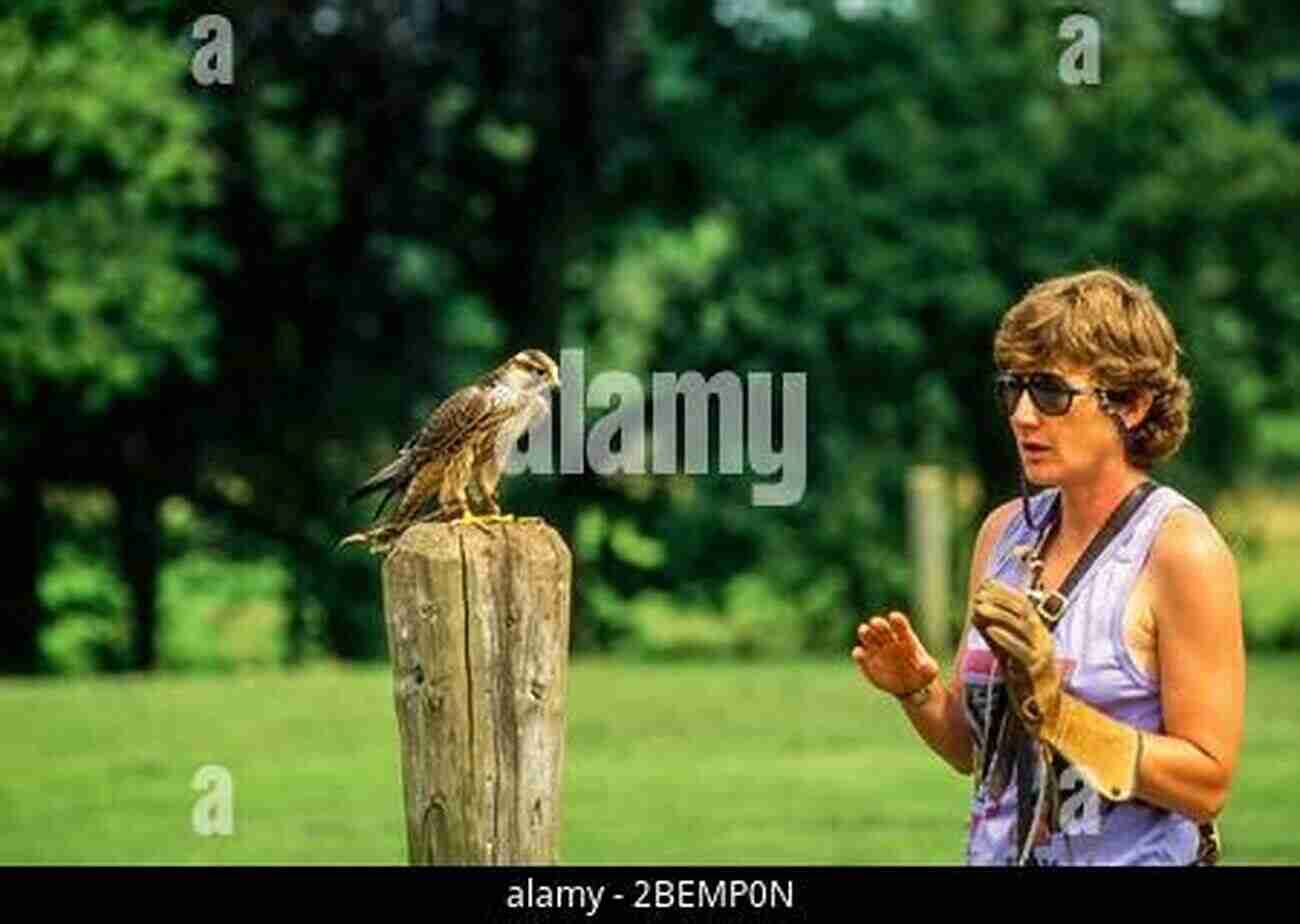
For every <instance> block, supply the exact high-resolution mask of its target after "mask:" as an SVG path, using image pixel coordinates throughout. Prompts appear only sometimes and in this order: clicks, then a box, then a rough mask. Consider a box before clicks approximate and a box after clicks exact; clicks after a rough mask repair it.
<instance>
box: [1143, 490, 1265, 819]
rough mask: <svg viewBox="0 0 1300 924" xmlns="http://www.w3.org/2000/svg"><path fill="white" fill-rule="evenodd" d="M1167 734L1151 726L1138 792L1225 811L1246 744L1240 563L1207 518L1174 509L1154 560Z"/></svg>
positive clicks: (1170, 805)
mask: <svg viewBox="0 0 1300 924" xmlns="http://www.w3.org/2000/svg"><path fill="white" fill-rule="evenodd" d="M1148 567H1149V568H1150V572H1151V576H1152V579H1153V583H1154V590H1155V604H1154V605H1155V618H1156V643H1157V646H1158V648H1157V651H1158V661H1159V666H1160V668H1159V669H1160V700H1161V705H1162V707H1163V710H1164V734H1159V735H1156V734H1145V735H1144V737H1143V750H1142V757H1141V760H1140V763H1139V766H1138V789H1137V793H1136V795H1137V796H1138V798H1141V799H1143V800H1144V801H1147V802H1150V803H1152V804H1153V805H1159V806H1161V807H1163V808H1167V809H1172V810H1174V811H1177V812H1180V813H1181V814H1184V815H1186V816H1188V817H1189V818H1192V819H1194V820H1195V821H1197V822H1205V821H1209V820H1212V819H1213V818H1214V817H1215V816H1217V815H1218V814H1219V812H1220V811H1221V810H1222V809H1223V806H1224V803H1225V802H1226V801H1227V798H1228V790H1229V787H1230V785H1231V783H1232V776H1233V773H1234V771H1235V770H1236V766H1237V757H1238V754H1239V752H1240V749H1241V738H1242V724H1243V719H1244V713H1245V703H1246V654H1245V643H1244V639H1243V632H1242V620H1241V597H1240V592H1239V589H1238V578H1237V566H1236V562H1235V560H1234V559H1233V557H1232V552H1231V550H1229V549H1228V547H1227V544H1226V543H1225V542H1224V541H1223V538H1222V537H1221V536H1220V535H1219V533H1218V531H1217V530H1216V529H1215V528H1214V526H1213V524H1211V523H1210V522H1209V520H1208V519H1207V518H1206V517H1205V516H1203V515H1202V514H1199V513H1197V512H1195V511H1184V510H1179V511H1175V512H1174V513H1173V514H1170V516H1169V517H1168V519H1167V520H1166V521H1165V523H1164V525H1163V526H1162V528H1161V531H1160V534H1159V536H1157V538H1156V541H1155V544H1154V546H1153V548H1152V551H1151V558H1150V561H1149V563H1148Z"/></svg>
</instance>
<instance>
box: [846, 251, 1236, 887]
mask: <svg viewBox="0 0 1300 924" xmlns="http://www.w3.org/2000/svg"><path fill="white" fill-rule="evenodd" d="M1179 352H1180V351H1179V348H1178V344H1177V340H1176V338H1175V336H1174V332H1173V328H1172V327H1171V326H1170V324H1169V321H1168V319H1167V318H1166V317H1165V315H1164V313H1163V312H1162V311H1161V309H1160V307H1159V306H1158V305H1157V304H1156V302H1155V300H1154V299H1153V298H1152V296H1151V294H1150V292H1148V291H1147V290H1146V289H1145V288H1144V287H1142V286H1140V285H1138V284H1136V283H1134V282H1132V281H1131V280H1128V279H1125V278H1124V277H1122V276H1120V275H1118V274H1116V273H1112V272H1108V271H1093V272H1087V273H1083V274H1080V275H1075V276H1069V277H1063V278H1058V279H1053V280H1050V281H1048V282H1044V283H1042V284H1040V285H1038V286H1036V287H1035V288H1033V289H1032V290H1031V291H1030V292H1029V293H1028V294H1027V295H1026V296H1025V297H1024V298H1023V299H1022V300H1021V301H1020V302H1019V303H1018V304H1016V305H1015V306H1014V307H1013V308H1012V309H1011V310H1010V311H1009V312H1008V313H1007V315H1006V316H1005V317H1004V318H1003V320H1002V323H1001V326H1000V328H999V330H998V332H997V336H996V338H995V341H994V359H995V362H996V364H997V366H998V368H999V370H1000V375H999V376H998V379H997V394H998V398H999V403H1000V406H1001V408H1002V410H1003V411H1004V413H1005V414H1006V415H1007V418H1008V422H1009V425H1010V429H1011V433H1012V436H1013V437H1014V439H1015V441H1016V446H1017V448H1018V451H1019V456H1020V462H1021V465H1022V466H1023V475H1022V485H1023V479H1027V480H1028V481H1030V482H1033V483H1035V484H1038V485H1042V486H1047V489H1046V490H1043V491H1041V492H1040V493H1038V494H1037V495H1035V496H1034V497H1033V498H1032V499H1031V498H1029V497H1028V495H1027V494H1025V493H1024V492H1022V497H1021V498H1020V499H1018V500H1015V501H1011V502H1009V503H1006V504H1003V505H1002V506H1001V507H998V508H997V509H996V510H994V511H993V512H992V513H991V514H989V516H988V518H987V519H986V520H985V521H984V524H983V526H982V527H981V529H980V531H979V535H978V538H977V539H976V543H975V549H974V553H973V556H972V562H971V578H970V586H969V598H970V605H969V607H968V617H967V625H966V627H965V629H964V630H963V633H962V638H961V644H960V647H959V649H958V653H957V661H956V664H957V669H956V671H955V674H954V676H953V677H952V679H951V681H950V682H949V683H948V684H947V685H946V686H945V685H943V684H942V683H941V682H940V681H939V666H938V664H937V663H936V661H935V659H934V658H933V657H932V656H931V655H930V654H929V653H928V652H927V651H926V650H925V648H924V647H923V646H922V645H921V643H920V642H919V641H918V640H917V638H916V636H915V634H914V633H913V632H912V629H911V627H910V626H909V624H908V621H907V619H906V618H905V617H904V616H902V615H901V614H899V613H891V614H889V615H888V617H875V618H873V619H870V620H868V621H867V622H866V623H864V624H863V625H861V626H859V627H858V639H859V645H858V647H856V648H854V649H853V658H854V660H855V661H856V662H857V664H858V667H859V669H860V670H861V672H862V674H863V676H864V677H865V678H866V679H867V680H868V681H870V682H871V683H872V684H873V685H874V686H876V687H877V688H879V689H881V690H884V691H885V692H888V693H891V694H893V695H895V696H897V697H898V698H899V700H900V702H901V703H902V708H903V709H904V711H905V712H906V714H907V717H908V718H909V719H910V720H911V722H912V725H913V726H914V727H915V728H916V730H917V732H918V733H919V734H920V736H921V737H922V739H924V741H925V742H926V743H927V744H928V745H929V746H930V747H931V748H932V749H933V750H934V751H935V752H936V753H938V754H939V755H940V756H941V757H942V758H943V759H944V760H946V761H947V762H948V763H949V764H951V765H952V766H953V767H955V768H956V769H957V770H958V771H959V772H961V773H964V774H965V773H970V774H973V775H974V779H975V791H974V796H973V799H972V806H971V818H970V833H969V841H968V848H967V859H968V862H970V863H972V864H981V865H984V864H1012V863H1025V864H1033V865H1058V864H1103V865H1118V864H1124V865H1129V864H1133V865H1149V864H1168V865H1195V864H1198V863H1201V864H1203V863H1207V862H1214V860H1215V859H1216V858H1217V833H1216V832H1215V828H1214V824H1213V822H1214V820H1215V818H1216V817H1217V816H1218V815H1219V813H1220V811H1221V810H1222V809H1223V806H1224V803H1225V801H1226V799H1227V796H1228V791H1229V787H1230V784H1231V781H1232V776H1233V772H1234V770H1235V768H1236V764H1237V756H1238V752H1239V750H1240V746H1241V736H1242V719H1243V712H1244V704H1245V650H1244V643H1243V637H1242V623H1241V603H1240V595H1239V592H1238V584H1237V572H1236V565H1235V562H1234V561H1233V557H1232V554H1231V552H1230V551H1229V549H1228V547H1227V546H1226V544H1225V543H1224V541H1223V539H1222V538H1221V537H1220V535H1219V533H1218V532H1217V530H1216V529H1215V528H1214V526H1213V524H1212V523H1211V522H1210V520H1209V518H1208V517H1206V515H1205V514H1204V512H1202V511H1201V510H1200V509H1199V508H1197V507H1196V506H1195V505H1194V504H1193V503H1192V502H1191V501H1189V500H1187V499H1186V498H1185V497H1183V496H1182V495H1180V494H1179V493H1178V492H1176V491H1174V490H1173V489H1171V488H1169V487H1167V486H1161V485H1158V484H1157V483H1155V482H1154V481H1153V480H1152V479H1151V477H1150V471H1151V469H1152V467H1153V466H1154V465H1155V464H1156V463H1157V462H1159V461H1161V460H1163V459H1166V458H1168V457H1169V456H1171V455H1173V454H1174V453H1175V452H1176V451H1177V450H1178V448H1179V446H1180V445H1181V444H1182V441H1183V438H1184V436H1185V435H1186V432H1187V426H1188V408H1189V404H1190V386H1189V385H1188V383H1187V380H1186V379H1185V378H1184V377H1183V376H1181V375H1180V374H1179V371H1178V355H1179ZM1108 524H1109V529H1107V528H1106V527H1107V525H1108ZM1099 534H1100V535H1099ZM1090 546H1091V548H1090ZM1080 559H1083V561H1082V562H1081V561H1080ZM1072 571H1074V572H1075V573H1074V574H1071V572H1072ZM1063 583H1065V584H1066V586H1062V585H1063Z"/></svg>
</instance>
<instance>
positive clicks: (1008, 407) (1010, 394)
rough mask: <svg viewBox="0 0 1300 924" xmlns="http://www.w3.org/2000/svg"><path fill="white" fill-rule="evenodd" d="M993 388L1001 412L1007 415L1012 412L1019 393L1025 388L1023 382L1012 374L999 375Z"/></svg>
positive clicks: (1018, 398)
mask: <svg viewBox="0 0 1300 924" xmlns="http://www.w3.org/2000/svg"><path fill="white" fill-rule="evenodd" d="M994 388H995V391H996V392H997V396H998V403H999V404H1000V405H1001V406H1002V410H1003V412H1004V413H1005V414H1007V415H1011V414H1014V413H1015V410H1016V404H1017V403H1018V402H1019V401H1020V393H1021V392H1023V391H1024V389H1025V385H1024V382H1022V381H1020V380H1019V379H1017V378H1016V377H1014V376H1010V375H1000V376H998V378H997V382H996V384H995V386H994Z"/></svg>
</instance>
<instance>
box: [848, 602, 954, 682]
mask: <svg viewBox="0 0 1300 924" xmlns="http://www.w3.org/2000/svg"><path fill="white" fill-rule="evenodd" d="M853 660H854V661H856V662H857V665H858V670H860V671H861V672H862V676H863V677H865V678H866V679H867V680H869V681H870V682H871V683H872V684H873V685H874V686H875V687H877V688H878V689H881V690H884V691H885V692H886V693H892V694H893V695H894V696H905V695H907V694H909V693H914V692H916V691H917V690H919V689H921V688H922V687H924V686H926V685H927V684H929V683H930V682H931V681H933V680H934V679H935V678H936V677H938V676H939V662H938V661H936V660H935V659H934V658H933V657H932V656H931V655H930V653H929V652H928V651H926V650H925V646H924V645H922V644H921V640H920V639H918V638H917V637H916V633H914V632H913V631H912V626H911V625H910V624H909V623H908V621H907V617H906V616H904V615H903V614H902V613H890V614H889V615H888V617H887V618H886V617H882V616H875V617H873V618H871V619H868V620H867V621H866V622H864V623H862V624H861V625H859V626H858V644H857V647H855V648H854V649H853Z"/></svg>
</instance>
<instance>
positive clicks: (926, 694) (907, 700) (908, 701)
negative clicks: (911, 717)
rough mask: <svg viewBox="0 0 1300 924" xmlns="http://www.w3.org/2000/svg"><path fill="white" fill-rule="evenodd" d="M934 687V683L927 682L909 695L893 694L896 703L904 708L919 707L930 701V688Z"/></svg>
mask: <svg viewBox="0 0 1300 924" xmlns="http://www.w3.org/2000/svg"><path fill="white" fill-rule="evenodd" d="M933 686H934V681H933V680H931V681H928V682H927V683H925V684H923V685H922V686H920V687H918V688H917V689H915V690H913V691H912V692H911V693H895V694H894V695H895V696H896V697H898V701H899V702H900V703H902V704H903V705H904V706H920V705H921V704H922V703H925V702H927V701H928V700H929V699H930V688H931V687H933Z"/></svg>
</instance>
